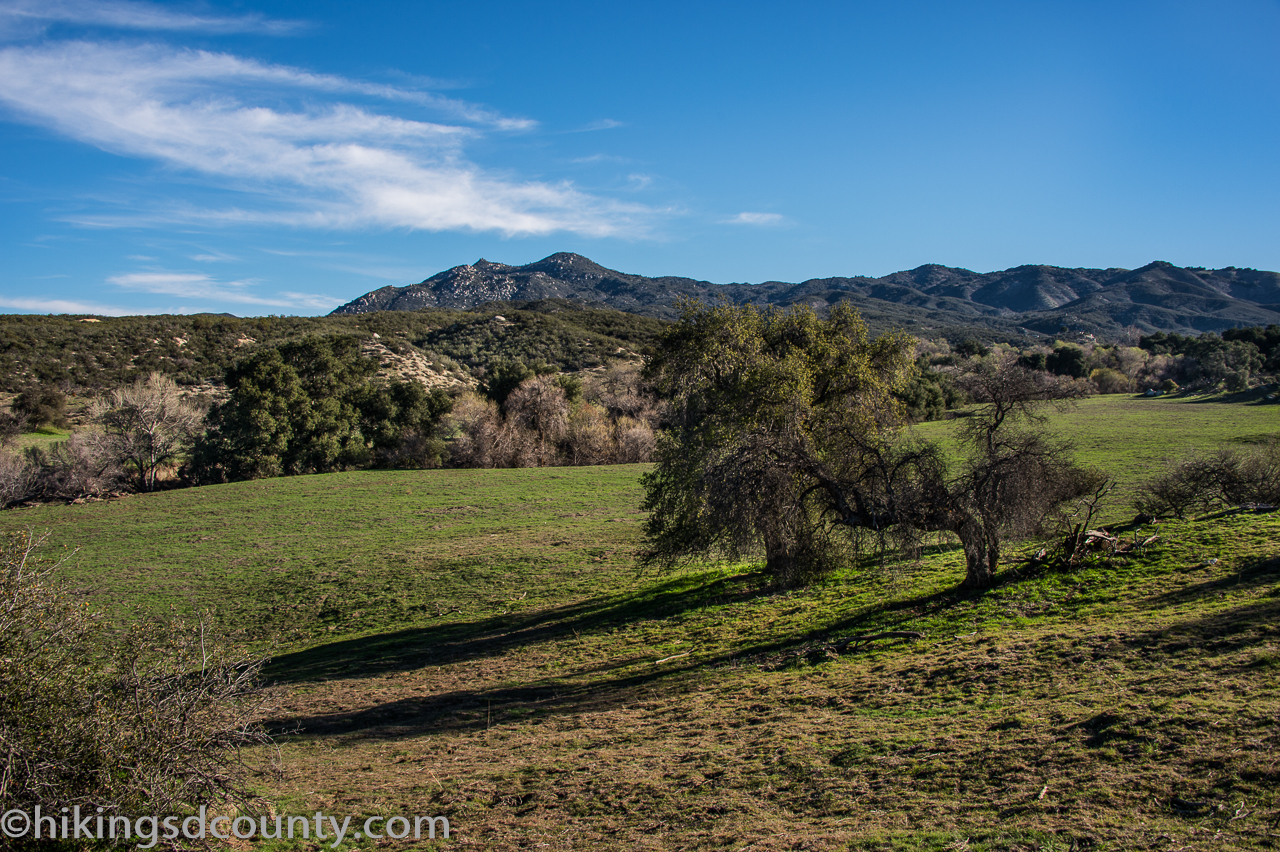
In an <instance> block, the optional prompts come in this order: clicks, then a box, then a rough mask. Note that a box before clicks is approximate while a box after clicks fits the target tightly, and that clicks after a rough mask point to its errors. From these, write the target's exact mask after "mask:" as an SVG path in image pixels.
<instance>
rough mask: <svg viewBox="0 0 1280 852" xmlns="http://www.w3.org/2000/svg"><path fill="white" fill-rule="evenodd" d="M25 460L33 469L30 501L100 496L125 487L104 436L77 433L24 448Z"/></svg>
mask: <svg viewBox="0 0 1280 852" xmlns="http://www.w3.org/2000/svg"><path fill="white" fill-rule="evenodd" d="M27 461H28V462H29V463H30V464H31V465H32V466H33V467H34V468H35V471H36V473H35V477H36V479H35V483H34V485H33V488H32V491H31V499H36V500H74V499H76V498H79V497H101V496H105V495H107V494H111V493H114V492H116V491H118V490H119V489H120V488H121V487H122V486H123V485H124V484H125V480H126V478H125V474H124V470H123V469H122V468H121V466H120V462H119V460H118V459H117V458H116V456H115V454H114V453H113V452H112V449H111V447H110V446H109V445H108V443H107V436H105V435H102V434H99V433H95V432H79V433H76V434H74V435H72V436H71V437H69V438H68V439H67V440H65V441H62V442H59V443H56V444H50V445H48V446H46V447H28V448H27Z"/></svg>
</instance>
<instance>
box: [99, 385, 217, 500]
mask: <svg viewBox="0 0 1280 852" xmlns="http://www.w3.org/2000/svg"><path fill="white" fill-rule="evenodd" d="M89 410H90V414H91V415H92V416H93V418H94V419H95V420H97V421H98V422H99V423H101V424H102V427H103V429H104V430H105V431H106V433H107V436H108V441H107V447H108V452H110V453H111V454H112V455H113V456H114V457H115V458H116V459H117V460H118V461H119V462H120V463H121V464H123V465H126V466H128V467H130V468H131V469H132V471H133V473H134V476H135V477H136V482H137V486H138V488H139V489H140V490H142V491H154V490H155V487H156V480H157V476H158V475H159V472H160V470H161V469H162V468H164V467H165V466H167V465H171V464H173V463H174V462H176V461H177V460H178V459H179V458H181V457H182V456H183V455H184V454H185V453H186V452H187V451H188V450H189V449H190V447H191V442H192V441H193V439H194V438H195V435H196V433H197V432H198V431H199V430H200V427H201V423H202V421H203V419H204V411H203V410H202V409H201V408H200V407H199V406H197V405H195V404H193V403H192V402H190V401H188V400H187V399H185V398H183V396H182V394H181V392H180V391H179V390H178V385H177V384H176V383H175V382H174V381H173V379H171V378H169V377H168V376H162V375H160V374H159V373H152V374H151V375H150V376H149V377H147V379H146V380H145V381H138V382H135V383H134V384H133V385H131V386H130V387H127V388H117V389H116V390H114V391H112V392H111V393H110V394H108V395H107V396H106V397H105V398H104V399H100V400H97V401H96V402H94V403H93V404H92V405H91V406H90V409H89Z"/></svg>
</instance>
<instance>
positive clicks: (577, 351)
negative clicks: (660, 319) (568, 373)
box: [413, 310, 656, 370]
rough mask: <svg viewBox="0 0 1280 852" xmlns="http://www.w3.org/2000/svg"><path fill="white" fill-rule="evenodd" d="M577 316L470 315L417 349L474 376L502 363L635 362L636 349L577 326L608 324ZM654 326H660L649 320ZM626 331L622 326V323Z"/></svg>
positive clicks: (423, 339) (420, 341) (569, 366)
mask: <svg viewBox="0 0 1280 852" xmlns="http://www.w3.org/2000/svg"><path fill="white" fill-rule="evenodd" d="M603 313H607V312H603V311H600V312H591V313H590V314H588V313H587V312H575V313H572V314H569V316H568V317H564V318H562V317H561V314H559V313H556V314H543V313H535V312H530V311H521V310H511V311H506V312H505V313H496V312H495V313H489V312H488V311H486V312H484V313H467V314H462V315H461V316H460V317H459V318H458V319H457V320H456V321H455V322H453V323H451V324H449V325H447V326H444V327H442V328H438V329H434V330H432V331H429V332H427V333H426V334H424V335H421V336H418V337H415V338H414V339H413V343H414V344H415V345H416V346H418V347H420V348H422V349H424V350H430V351H433V352H439V353H441V354H443V355H446V356H448V357H450V358H453V359H454V360H456V361H458V362H459V363H461V364H463V365H464V366H466V367H468V368H469V369H472V370H478V369H479V368H482V367H486V366H488V365H490V364H492V363H494V362H496V361H500V360H504V361H518V362H520V363H523V364H533V363H534V362H536V361H543V362H546V363H548V364H549V365H551V366H553V367H556V368H558V369H561V370H581V369H585V368H587V367H597V366H600V365H601V364H605V363H608V362H609V361H612V360H616V359H618V358H634V357H635V355H634V354H633V348H640V347H639V346H637V345H636V344H633V343H630V342H627V341H623V340H620V339H618V338H615V337H606V336H605V335H603V334H598V333H596V332H594V331H589V330H587V329H586V328H584V327H583V326H580V325H577V324H575V322H574V320H575V319H577V318H579V317H581V316H582V315H583V314H587V320H586V321H588V322H592V323H593V324H595V325H597V326H599V325H602V324H603V323H602V322H601V321H599V318H598V317H596V316H593V315H594V314H603ZM648 322H650V323H652V322H656V321H654V320H648ZM618 324H619V325H621V324H622V321H621V320H618Z"/></svg>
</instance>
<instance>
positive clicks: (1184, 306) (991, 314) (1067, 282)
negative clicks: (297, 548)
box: [333, 252, 1280, 333]
mask: <svg viewBox="0 0 1280 852" xmlns="http://www.w3.org/2000/svg"><path fill="white" fill-rule="evenodd" d="M680 297H691V298H696V299H701V300H704V301H710V300H714V299H717V298H722V297H725V298H728V299H730V300H732V301H734V302H739V303H753V304H761V305H779V306H789V305H797V304H807V305H811V306H812V307H814V308H817V309H819V310H822V309H825V308H827V307H829V306H830V305H832V304H834V303H836V302H838V301H841V300H844V299H849V300H851V301H853V302H854V303H855V304H856V305H857V306H858V308H859V309H860V310H862V311H863V313H864V314H866V315H867V316H868V318H869V320H871V321H872V322H873V324H880V325H883V324H891V325H896V326H899V327H902V328H906V329H907V330H909V331H913V332H917V333H918V332H927V331H930V330H937V329H940V328H945V327H948V326H978V327H985V328H989V329H991V330H992V331H999V332H1003V333H1017V332H1018V331H1019V329H1022V330H1024V331H1025V330H1026V329H1030V330H1033V331H1038V332H1041V333H1053V332H1056V331H1057V329H1058V328H1059V327H1060V326H1062V325H1068V326H1070V327H1072V328H1075V329H1078V330H1082V331H1091V332H1103V333H1108V332H1109V333H1114V332H1116V331H1118V330H1119V329H1121V328H1124V327H1126V326H1136V327H1137V328H1138V329H1140V330H1142V331H1143V332H1151V331H1156V330H1162V331H1176V332H1181V333H1188V332H1201V331H1221V330H1223V329H1228V328H1235V327H1237V326H1242V325H1245V326H1248V325H1268V324H1270V323H1280V274H1277V273H1275V272H1264V271H1259V270H1253V269H1236V268H1235V267H1227V268H1226V269H1218V270H1209V269H1200V268H1182V267H1177V266H1173V265H1172V264H1168V263H1163V262H1155V263H1151V264H1148V265H1147V266H1144V267H1142V268H1141V269H1136V270H1128V269H1062V268H1060V267H1056V266H1019V267H1017V268H1015V269H1006V270H1003V271H1000V272H990V273H977V272H971V271H970V270H967V269H954V268H951V267H946V266H938V265H935V264H929V265H926V266H921V267H919V268H917V269H912V270H909V271H905V272H895V273H893V274H892V275H886V276H883V277H881V278H868V277H865V276H859V277H853V278H814V279H810V280H808V281H804V282H802V283H799V284H790V283H786V282H782V281H766V282H764V283H763V284H754V285H753V284H723V285H721V284H712V283H711V282H708V281H698V280H695V279H692V278H681V277H675V276H664V277H659V278H648V277H645V276H642V275H631V274H628V273H624V272H618V271H616V270H612V269H606V268H605V267H603V266H600V265H599V264H597V263H595V262H593V261H591V260H589V259H587V258H585V257H582V256H581V255H577V254H572V253H568V252H561V253H559V254H553V255H551V256H550V257H547V258H544V259H542V260H540V261H538V262H536V263H530V264H526V265H524V266H510V265H507V264H502V263H492V262H490V261H487V260H479V261H477V262H476V263H474V264H468V265H464V266H455V267H454V268H452V269H447V270H445V271H444V272H440V273H438V274H436V275H433V276H431V277H430V278H428V279H426V280H425V281H423V282H421V283H419V284H414V285H411V286H408V287H383V288H382V289H380V290H375V291H373V292H371V293H367V294H365V295H364V296H361V297H360V298H358V299H356V300H354V301H352V302H349V303H348V304H346V305H343V306H342V307H340V308H338V309H337V310H335V311H334V312H333V313H334V314H338V315H344V314H362V313H369V312H373V311H416V310H422V309H424V308H453V309H466V308H470V307H474V306H475V305H478V304H482V303H484V302H490V301H510V300H537V299H569V300H574V301H579V302H586V303H588V304H599V305H603V306H607V307H611V308H615V309H617V310H623V311H628V312H631V313H639V314H644V315H647V316H656V317H663V318H670V317H673V316H675V313H676V309H675V303H676V300H677V299H679V298H680ZM877 320H881V322H877Z"/></svg>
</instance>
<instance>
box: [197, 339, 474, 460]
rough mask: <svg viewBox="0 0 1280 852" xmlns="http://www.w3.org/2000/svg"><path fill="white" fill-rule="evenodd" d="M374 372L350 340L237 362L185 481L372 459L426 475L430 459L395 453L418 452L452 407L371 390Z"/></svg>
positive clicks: (409, 387) (376, 386) (407, 385)
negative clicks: (408, 449) (420, 470)
mask: <svg viewBox="0 0 1280 852" xmlns="http://www.w3.org/2000/svg"><path fill="white" fill-rule="evenodd" d="M377 366H378V365H377V362H376V361H374V360H373V359H371V358H366V357H364V356H363V355H362V354H361V353H360V341H359V339H358V338H355V337H343V336H331V337H308V338H305V339H303V340H300V341H296V342H292V343H286V344H283V345H281V346H279V347H273V348H269V349H262V350H259V351H258V352H256V353H254V354H253V355H252V356H250V357H248V358H246V359H245V360H243V361H241V362H239V363H238V364H236V365H235V366H233V367H232V368H231V369H229V370H228V371H227V385H228V387H229V388H230V389H231V396H230V398H229V399H228V400H227V401H226V402H224V403H223V404H222V405H220V406H218V407H216V408H214V409H213V410H212V411H211V412H210V413H209V419H208V422H209V429H208V432H207V433H206V434H205V435H204V436H203V437H202V438H201V439H200V440H199V442H198V443H197V445H196V448H195V452H194V458H193V464H192V473H193V476H194V478H195V479H197V480H198V481H220V480H236V479H256V478H260V477H266V476H280V475H282V474H283V475H289V474H301V473H324V472H327V471H332V470H345V469H351V468H356V467H365V466H368V465H370V464H375V463H378V461H379V459H380V458H382V459H385V460H391V459H395V460H397V461H398V465H397V466H419V467H420V466H429V465H430V464H431V463H432V460H431V459H429V458H425V457H424V458H418V459H416V460H415V459H408V458H406V457H405V454H404V453H403V452H401V448H402V447H403V446H405V445H406V444H409V445H415V444H416V445H423V442H422V440H421V439H422V438H423V437H425V436H429V432H430V430H431V428H432V426H433V425H434V424H435V423H436V421H438V420H439V418H440V416H441V415H443V414H444V413H445V412H447V411H448V410H449V408H450V405H451V401H450V400H449V398H448V396H447V395H446V394H445V393H444V392H443V391H440V390H435V391H431V392H428V391H427V390H426V389H424V388H423V387H422V386H421V385H419V384H417V383H416V382H394V383H384V382H380V381H377V380H376V379H375V378H374V373H375V372H376V371H377ZM423 446H424V452H425V453H427V454H430V453H431V447H430V446H429V444H428V445H423ZM437 454H438V451H437ZM436 463H438V462H436Z"/></svg>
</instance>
